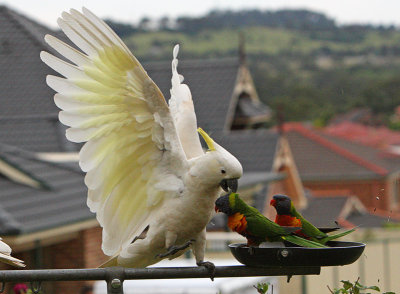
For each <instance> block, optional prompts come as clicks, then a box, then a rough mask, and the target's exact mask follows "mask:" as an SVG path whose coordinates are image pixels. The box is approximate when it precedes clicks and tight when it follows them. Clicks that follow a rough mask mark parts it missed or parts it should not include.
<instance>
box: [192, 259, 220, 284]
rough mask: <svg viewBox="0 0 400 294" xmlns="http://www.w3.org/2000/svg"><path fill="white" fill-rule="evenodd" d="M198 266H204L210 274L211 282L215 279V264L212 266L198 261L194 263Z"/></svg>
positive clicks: (209, 263)
mask: <svg viewBox="0 0 400 294" xmlns="http://www.w3.org/2000/svg"><path fill="white" fill-rule="evenodd" d="M196 264H197V265H198V266H204V267H205V268H206V269H207V270H208V272H209V273H210V279H211V281H214V277H215V264H213V263H212V262H210V261H200V262H197V263H196Z"/></svg>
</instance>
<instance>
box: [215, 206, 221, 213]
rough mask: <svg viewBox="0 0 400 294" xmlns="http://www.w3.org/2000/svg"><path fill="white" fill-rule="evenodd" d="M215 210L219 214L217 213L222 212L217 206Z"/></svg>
mask: <svg viewBox="0 0 400 294" xmlns="http://www.w3.org/2000/svg"><path fill="white" fill-rule="evenodd" d="M214 210H215V212H217V213H218V212H220V210H219V209H218V207H217V206H216V205H215V206H214Z"/></svg>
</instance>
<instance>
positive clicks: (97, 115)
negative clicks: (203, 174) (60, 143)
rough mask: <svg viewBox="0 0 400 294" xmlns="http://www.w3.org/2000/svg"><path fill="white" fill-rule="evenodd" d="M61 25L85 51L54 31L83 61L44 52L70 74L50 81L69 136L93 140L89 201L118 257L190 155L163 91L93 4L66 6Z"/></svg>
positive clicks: (86, 164)
mask: <svg viewBox="0 0 400 294" xmlns="http://www.w3.org/2000/svg"><path fill="white" fill-rule="evenodd" d="M58 24H59V26H60V27H61V29H62V30H63V31H64V33H65V34H66V35H67V36H68V37H69V38H70V39H71V41H73V42H74V43H75V45H76V46H77V47H79V48H80V49H81V50H82V51H83V53H82V52H79V51H77V50H75V49H74V48H72V47H70V46H69V45H67V44H65V43H63V42H61V41H60V40H58V39H56V38H54V37H52V36H49V35H47V36H46V37H45V40H46V41H47V43H48V44H49V45H50V46H51V47H53V48H54V49H55V50H56V51H58V52H59V53H60V54H61V55H63V56H64V57H66V58H67V59H69V60H70V61H71V62H72V63H74V64H75V65H73V64H70V63H67V62H64V61H62V60H61V59H58V58H56V57H54V56H53V55H51V54H49V53H47V52H42V53H41V58H42V60H43V61H44V62H45V63H46V64H47V65H49V66H50V67H51V68H53V69H54V70H56V71H57V72H59V73H60V74H62V75H63V76H64V77H65V78H60V77H55V76H48V77H47V83H48V85H49V86H50V87H52V88H53V89H54V90H55V91H56V92H58V93H57V94H56V95H55V96H54V99H55V103H56V104H57V106H58V107H60V108H61V109H62V110H63V111H61V112H60V114H59V119H60V121H61V122H62V123H64V124H65V125H67V126H70V128H69V129H68V130H67V134H66V135H67V138H68V139H69V140H70V141H73V142H87V143H86V144H85V145H84V146H83V147H82V149H81V151H80V154H79V160H80V162H79V163H80V166H81V168H82V170H83V171H85V172H87V174H86V177H85V183H86V185H87V187H88V188H89V192H88V206H89V207H90V209H91V211H93V212H96V216H97V219H98V221H99V223H100V225H101V226H102V227H103V245H102V248H103V251H104V253H105V254H107V255H113V254H115V253H118V251H119V250H121V248H124V247H125V246H126V245H128V244H130V242H132V239H133V238H134V237H135V236H137V235H139V234H140V233H141V232H142V231H143V230H144V229H145V227H146V225H147V224H148V221H149V219H151V217H152V212H154V210H155V209H156V207H158V206H159V205H160V204H161V202H162V201H164V200H165V198H166V197H175V195H176V191H178V190H179V189H181V188H182V187H181V185H183V183H182V180H181V179H180V178H181V176H182V174H183V172H184V170H185V169H186V166H187V160H186V158H185V154H184V152H183V149H182V146H181V143H180V140H179V138H178V135H177V131H176V128H175V125H174V119H173V117H172V116H171V114H170V110H169V108H168V105H167V103H166V102H165V99H164V97H163V95H162V93H161V92H160V90H159V89H158V87H157V86H156V85H155V83H154V82H153V81H152V80H151V79H150V77H149V76H148V75H147V73H146V71H145V70H144V69H143V67H142V66H141V65H140V63H139V62H138V61H137V59H136V58H135V57H134V56H133V55H132V53H131V52H130V51H129V49H128V48H127V47H126V46H125V44H124V43H123V42H122V41H121V39H120V38H119V37H118V36H117V35H116V34H115V33H114V32H113V31H112V30H111V29H110V28H109V27H108V26H107V24H105V23H104V22H103V21H102V20H101V19H99V18H98V17H96V16H95V15H94V14H93V13H91V12H90V11H89V10H87V9H85V8H83V13H80V12H78V11H76V10H71V11H70V13H66V12H64V13H63V14H62V18H59V19H58ZM194 132H195V131H194ZM195 135H196V136H197V134H196V133H195Z"/></svg>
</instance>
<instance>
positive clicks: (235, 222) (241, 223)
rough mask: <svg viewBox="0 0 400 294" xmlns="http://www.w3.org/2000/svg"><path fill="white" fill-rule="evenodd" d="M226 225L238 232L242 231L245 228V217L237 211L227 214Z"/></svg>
mask: <svg viewBox="0 0 400 294" xmlns="http://www.w3.org/2000/svg"><path fill="white" fill-rule="evenodd" d="M228 227H229V228H230V229H231V230H232V231H235V232H237V233H239V234H241V233H244V232H245V231H246V228H247V221H246V217H245V216H244V215H243V214H241V213H239V212H237V213H235V214H233V215H231V216H229V217H228Z"/></svg>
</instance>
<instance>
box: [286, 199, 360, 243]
mask: <svg viewBox="0 0 400 294" xmlns="http://www.w3.org/2000/svg"><path fill="white" fill-rule="evenodd" d="M292 214H293V215H294V216H296V217H297V218H299V219H300V221H301V227H302V231H303V233H304V234H305V235H307V236H309V237H311V240H313V241H316V242H319V243H321V244H325V243H326V242H328V241H331V240H334V239H337V238H340V237H343V236H346V235H348V234H350V233H352V232H354V231H355V230H356V228H353V229H350V230H347V231H345V232H342V233H339V234H335V235H328V234H326V233H324V232H322V231H321V230H319V229H318V228H317V227H315V226H314V225H313V224H312V223H310V222H309V221H308V220H306V219H305V218H304V217H303V216H302V215H301V214H300V213H299V212H298V211H297V210H296V209H295V208H294V206H293V205H292Z"/></svg>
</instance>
